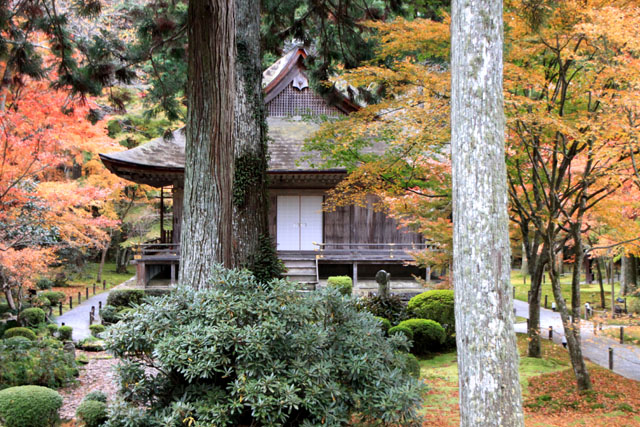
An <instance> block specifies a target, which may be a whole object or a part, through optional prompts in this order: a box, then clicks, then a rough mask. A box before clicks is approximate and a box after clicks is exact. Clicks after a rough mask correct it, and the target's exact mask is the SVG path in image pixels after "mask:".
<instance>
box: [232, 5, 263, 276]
mask: <svg viewBox="0 0 640 427" xmlns="http://www.w3.org/2000/svg"><path fill="white" fill-rule="evenodd" d="M235 3H236V29H237V31H236V53H237V55H236V97H235V129H234V132H235V133H234V139H235V141H234V143H235V178H234V182H233V265H234V266H236V267H251V264H252V261H253V260H254V259H256V257H257V256H258V252H259V250H260V244H259V242H260V239H258V236H261V235H267V234H268V230H267V208H268V197H267V157H266V151H267V146H266V136H267V129H266V122H265V109H264V101H263V97H262V71H261V63H260V58H261V56H260V2H259V1H253V0H235Z"/></svg>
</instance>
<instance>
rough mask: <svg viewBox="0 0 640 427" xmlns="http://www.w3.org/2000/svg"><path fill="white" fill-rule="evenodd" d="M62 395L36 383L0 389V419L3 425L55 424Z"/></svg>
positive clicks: (46, 426) (31, 426) (38, 426)
mask: <svg viewBox="0 0 640 427" xmlns="http://www.w3.org/2000/svg"><path fill="white" fill-rule="evenodd" d="M61 407H62V397H61V396H60V395H59V394H58V392H57V391H55V390H51V389H49V388H46V387H40V386H36V385H27V386H20V387H11V388H7V389H4V390H0V421H2V423H3V424H4V426H5V427H49V426H55V425H56V424H57V422H58V421H59V419H60V417H59V415H58V411H59V410H60V408H61Z"/></svg>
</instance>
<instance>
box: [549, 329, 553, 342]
mask: <svg viewBox="0 0 640 427" xmlns="http://www.w3.org/2000/svg"><path fill="white" fill-rule="evenodd" d="M549 341H553V326H549Z"/></svg>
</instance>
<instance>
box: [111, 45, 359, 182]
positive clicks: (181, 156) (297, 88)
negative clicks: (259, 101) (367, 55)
mask: <svg viewBox="0 0 640 427" xmlns="http://www.w3.org/2000/svg"><path fill="white" fill-rule="evenodd" d="M306 56H307V53H306V51H305V50H304V49H302V48H294V49H292V50H291V51H289V52H288V53H287V54H285V55H284V56H283V57H282V58H280V59H279V60H278V61H276V62H275V63H274V64H273V65H272V66H270V67H269V68H267V69H266V70H265V71H264V73H263V86H264V91H265V104H266V105H267V106H269V105H270V103H272V102H273V103H279V104H282V103H285V104H286V103H287V102H289V100H290V99H291V97H294V98H295V97H296V96H298V94H300V95H301V96H303V95H302V94H304V100H305V102H307V103H309V105H312V106H314V107H317V106H318V103H322V104H323V105H322V106H323V108H324V110H326V111H329V112H337V113H339V114H349V113H351V112H353V111H356V110H358V108H359V107H358V106H357V105H356V104H354V103H352V102H351V101H350V100H349V99H348V98H347V97H345V96H344V95H343V94H341V93H339V92H337V91H336V96H335V98H336V99H337V100H338V102H336V103H335V104H332V105H328V104H327V103H326V101H324V100H323V99H322V98H320V97H319V96H317V95H315V94H313V93H312V92H310V91H311V89H310V88H309V82H308V79H307V76H306V74H305V68H304V63H303V61H304V58H306ZM300 99H303V98H300ZM273 103H272V104H271V105H274V104H273ZM302 108H304V106H303V107H302ZM270 110H274V109H270ZM274 111H275V110H274ZM278 111H280V110H278ZM295 111H296V114H300V113H298V112H297V110H295ZM303 112H304V111H303ZM267 124H268V126H269V165H268V168H269V172H270V173H296V172H316V170H314V169H312V168H311V167H310V166H309V162H307V161H302V158H303V157H305V156H308V155H309V153H307V152H303V151H302V146H303V144H304V141H305V140H306V139H308V138H309V137H311V136H312V135H313V134H314V133H315V132H316V131H317V130H318V128H319V125H318V124H317V123H315V122H312V121H310V120H302V119H301V117H291V116H288V115H287V116H285V115H280V116H278V114H277V112H276V113H273V112H272V113H271V114H270V116H269V117H268V118H267ZM100 159H101V160H102V162H103V163H104V164H105V166H106V167H107V168H108V169H109V170H110V171H111V172H113V173H115V174H116V175H118V176H120V177H122V178H125V179H128V180H131V181H135V182H139V183H143V184H149V185H154V186H165V185H172V184H174V183H175V182H176V181H180V180H182V178H183V174H184V162H185V132H184V128H183V129H179V130H177V131H174V132H173V134H172V138H166V139H165V138H156V139H154V140H152V141H149V142H147V143H145V144H143V145H140V146H139V147H136V148H132V149H130V150H126V151H120V152H115V153H108V154H100ZM311 160H312V161H315V160H316V159H313V158H312V159H311ZM317 172H320V171H317ZM324 172H327V171H326V170H325V171H324ZM331 172H345V170H344V169H334V170H331Z"/></svg>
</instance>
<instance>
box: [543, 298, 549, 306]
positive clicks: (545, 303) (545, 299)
mask: <svg viewBox="0 0 640 427" xmlns="http://www.w3.org/2000/svg"><path fill="white" fill-rule="evenodd" d="M548 296H549V295H545V296H544V308H547V297H548Z"/></svg>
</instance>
